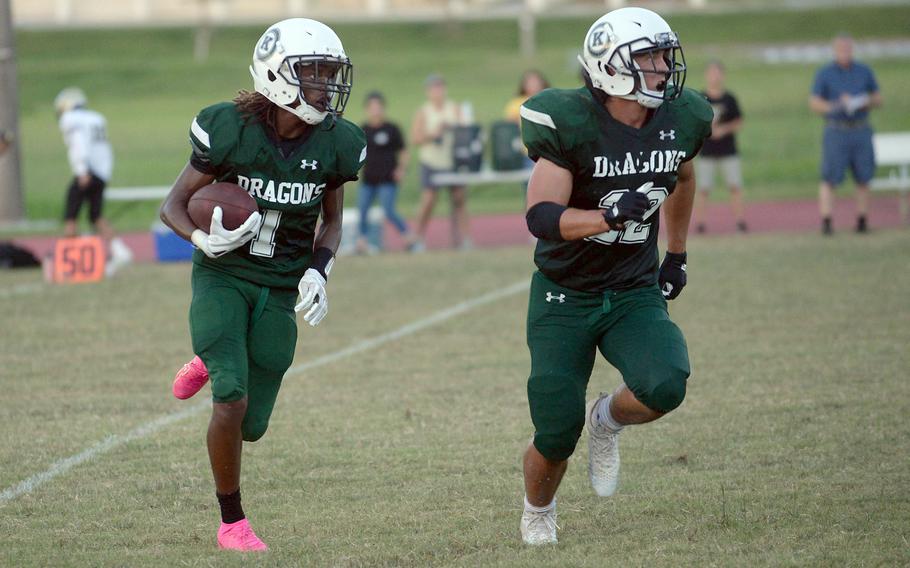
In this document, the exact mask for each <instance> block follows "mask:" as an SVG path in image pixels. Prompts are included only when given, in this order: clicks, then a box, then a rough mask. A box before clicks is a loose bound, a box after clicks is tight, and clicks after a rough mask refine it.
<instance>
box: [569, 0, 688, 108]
mask: <svg viewBox="0 0 910 568" xmlns="http://www.w3.org/2000/svg"><path fill="white" fill-rule="evenodd" d="M658 57H660V58H662V59H663V61H662V62H661V63H663V65H658V62H659V59H657V58H658ZM578 60H579V62H580V63H581V65H582V67H583V68H584V70H585V73H586V74H587V76H588V79H589V82H590V84H591V87H592V88H594V89H597V90H600V91H602V92H603V93H605V94H607V95H609V96H613V97H618V98H623V99H628V100H634V101H636V102H638V103H639V104H641V105H642V106H644V107H647V108H657V107H659V106H660V105H661V104H663V103H664V102H666V101H670V100H673V99H675V98H677V97H678V96H679V95H680V94H681V93H682V88H683V85H684V84H685V80H686V63H685V56H684V54H683V50H682V46H681V44H680V42H679V36H678V35H677V34H676V33H675V32H674V31H672V30H671V29H670V26H669V25H668V24H667V23H666V22H665V21H664V20H663V18H661V17H660V16H659V15H657V14H655V13H654V12H652V11H650V10H645V9H643V8H621V9H619V10H614V11H612V12H610V13H608V14H606V15H604V16H603V17H601V18H600V19H599V20H597V21H596V22H595V23H594V25H593V26H591V29H590V30H588V34H587V35H586V36H585V44H584V49H583V51H582V54H581V55H579V56H578ZM654 75H660V76H662V78H663V80H662V81H659V82H658V84H656V85H655V88H653V89H652V88H649V86H648V77H649V76H651V77H653V76H654Z"/></svg>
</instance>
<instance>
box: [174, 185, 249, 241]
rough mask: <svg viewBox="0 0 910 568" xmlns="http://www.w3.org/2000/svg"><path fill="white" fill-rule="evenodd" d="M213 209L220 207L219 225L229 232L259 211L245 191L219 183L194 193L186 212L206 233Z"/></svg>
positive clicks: (235, 186)
mask: <svg viewBox="0 0 910 568" xmlns="http://www.w3.org/2000/svg"><path fill="white" fill-rule="evenodd" d="M215 207H221V211H222V214H223V215H222V217H221V224H222V225H223V226H224V228H225V229H227V230H229V231H232V230H234V229H236V228H237V227H239V226H240V225H242V224H243V222H244V221H246V220H247V219H248V218H249V216H250V214H252V213H253V212H254V211H258V210H259V207H258V206H257V205H256V200H255V199H253V197H252V196H251V195H250V194H249V193H247V192H246V190H245V189H243V188H242V187H240V186H239V185H236V184H233V183H227V182H220V183H213V184H211V185H207V186H205V187H203V188H202V189H199V190H198V191H196V193H194V194H193V195H192V197H190V202H189V206H188V208H187V212H188V213H189V215H190V219H192V220H193V223H196V226H197V227H199V228H200V229H202V230H203V231H205V232H208V230H209V227H211V226H212V211H214V210H215Z"/></svg>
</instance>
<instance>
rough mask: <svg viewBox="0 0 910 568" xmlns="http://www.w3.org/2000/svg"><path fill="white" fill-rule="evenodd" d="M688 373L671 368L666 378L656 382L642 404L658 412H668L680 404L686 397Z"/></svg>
mask: <svg viewBox="0 0 910 568" xmlns="http://www.w3.org/2000/svg"><path fill="white" fill-rule="evenodd" d="M688 378H689V373H687V372H685V371H684V370H682V369H672V370H670V371H668V372H667V375H666V378H665V379H664V380H663V381H662V382H660V383H658V384H657V386H656V387H654V389H653V390H652V391H651V392H650V393H649V395H648V396H647V397H645V399H644V400H642V401H641V402H642V404H644V405H645V406H647V407H648V408H650V409H652V410H656V411H658V412H670V411H671V410H674V409H676V408H677V407H678V406H679V405H680V404H682V401H683V399H685V398H686V379H688Z"/></svg>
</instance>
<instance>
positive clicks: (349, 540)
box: [0, 231, 910, 566]
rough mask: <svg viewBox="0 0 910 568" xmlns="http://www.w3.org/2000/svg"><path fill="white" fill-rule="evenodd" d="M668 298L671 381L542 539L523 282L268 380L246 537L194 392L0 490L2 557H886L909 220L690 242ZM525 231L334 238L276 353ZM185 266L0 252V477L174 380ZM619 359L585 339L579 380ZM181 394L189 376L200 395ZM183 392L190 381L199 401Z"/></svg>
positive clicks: (901, 531) (471, 561)
mask: <svg viewBox="0 0 910 568" xmlns="http://www.w3.org/2000/svg"><path fill="white" fill-rule="evenodd" d="M689 251H690V263H689V286H688V287H687V288H686V290H685V292H684V294H683V296H682V297H681V298H680V299H679V300H678V301H676V302H674V303H673V304H672V306H671V312H672V316H673V318H674V319H675V320H676V321H677V322H678V323H679V324H680V326H681V327H682V328H683V330H684V331H685V333H686V336H687V339H688V342H689V347H690V352H691V358H692V366H693V376H692V379H691V381H690V388H689V395H688V398H687V400H686V402H685V403H684V405H683V406H682V407H681V408H680V409H679V410H678V411H676V412H674V413H673V414H672V415H670V416H668V417H667V418H665V419H663V420H661V421H659V422H657V423H655V424H652V425H648V426H642V427H635V428H630V429H628V430H627V431H626V433H625V434H623V438H622V444H623V445H622V447H623V454H622V456H623V471H622V481H621V484H620V491H619V493H618V494H617V496H616V497H614V498H612V499H609V500H600V499H598V498H596V497H595V496H594V494H593V492H592V490H591V489H590V487H588V485H587V480H586V475H585V465H584V460H585V459H586V450H585V446H584V440H582V443H581V445H580V447H579V451H578V453H577V454H576V458H575V459H574V460H573V462H572V464H571V465H570V469H569V472H568V474H567V477H566V480H565V483H564V486H563V488H562V491H561V493H560V497H559V499H560V501H559V511H560V524H561V526H562V531H561V535H560V544H559V546H558V548H555V549H546V550H529V549H526V548H524V547H522V545H521V544H520V539H519V536H518V519H519V514H520V503H521V495H522V489H521V472H520V466H519V458H520V454H521V452H522V450H523V448H524V445H525V444H526V443H527V440H528V439H529V437H530V435H531V425H530V420H529V418H528V411H527V407H526V402H525V380H526V376H527V372H528V354H527V350H526V347H525V345H524V312H525V306H526V302H527V297H526V292H525V291H524V290H522V291H520V292H518V293H514V294H511V295H507V296H505V297H503V298H501V299H498V300H496V301H492V302H489V303H487V304H485V305H483V306H480V307H477V308H476V309H473V310H468V311H465V312H464V313H461V314H460V315H457V316H455V317H451V318H449V319H446V320H445V321H441V322H440V323H439V324H438V325H435V326H430V327H426V328H425V329H422V330H421V331H419V332H417V333H415V334H412V335H406V336H403V337H400V338H398V339H394V340H391V341H388V342H387V343H385V344H383V345H381V346H380V347H378V348H376V349H373V350H369V351H363V352H359V353H354V354H352V355H350V356H347V357H344V358H342V359H341V360H338V361H336V362H333V363H328V364H324V365H322V366H319V367H317V368H313V369H311V370H310V371H307V372H305V373H292V374H291V375H290V376H288V377H287V378H286V381H285V386H284V388H283V390H282V394H281V397H280V399H279V401H278V406H277V410H276V413H275V415H274V418H273V422H272V425H271V429H270V431H269V433H268V434H267V435H266V437H265V438H264V439H263V440H262V441H261V442H259V443H257V444H253V445H247V448H246V452H245V455H246V459H245V463H244V477H243V479H244V481H243V491H244V496H245V504H246V509H247V512H248V514H249V515H250V517H251V519H252V520H253V522H254V525H255V526H256V527H257V530H258V531H259V533H260V535H261V536H262V537H263V538H265V539H266V540H267V541H268V543H269V544H270V546H271V547H272V550H271V552H270V553H269V554H268V555H266V556H264V557H262V558H257V559H255V560H252V559H241V558H238V557H235V556H232V555H230V554H225V553H219V552H218V551H217V550H215V547H214V542H213V539H214V530H215V529H216V527H217V519H218V513H217V507H216V506H215V502H214V498H213V495H212V492H213V490H212V484H211V476H210V473H209V471H208V464H207V458H206V454H205V450H204V447H205V446H204V429H205V424H206V419H207V416H206V415H207V412H206V411H205V410H204V409H203V408H201V407H200V411H199V412H197V413H196V414H194V415H193V416H192V417H190V418H187V419H185V420H182V421H178V422H176V423H174V424H172V425H170V426H167V427H164V428H162V429H160V430H158V431H156V432H154V433H152V434H150V435H147V436H142V437H139V438H138V439H135V440H133V441H131V442H129V443H127V444H124V445H121V446H118V447H115V448H114V449H113V450H111V451H110V452H107V453H103V454H101V455H98V456H97V457H96V458H95V459H93V460H90V461H88V462H87V463H84V464H82V465H78V466H76V467H74V468H73V469H72V470H71V471H69V472H66V473H64V474H63V475H61V476H59V477H56V478H54V479H51V480H49V481H48V482H47V483H46V484H44V485H42V486H40V487H37V488H36V489H35V490H34V491H33V492H32V493H30V494H27V495H23V496H21V497H18V498H16V499H14V500H12V501H9V502H6V503H3V504H0V542H3V546H2V547H0V565H2V566H214V565H219V566H230V565H237V566H240V565H264V566H295V565H314V566H326V565H336V566H375V565H398V566H436V565H456V566H529V565H538V564H540V565H548V566H604V565H608V566H612V565H623V566H627V565H630V566H645V565H647V566H711V565H716V566H781V565H793V566H795V565H799V566H806V565H814V566H895V565H906V564H908V563H910V546H908V538H910V470H908V468H907V455H908V453H910V420H908V416H910V386H908V382H907V368H908V364H910V358H908V352H907V345H908V344H910V304H908V302H907V300H906V297H907V294H906V283H907V282H908V281H910V234H908V233H907V232H906V231H904V232H878V233H873V234H871V235H869V236H868V238H855V237H853V236H852V235H848V234H843V235H837V236H836V237H834V238H832V239H825V240H823V239H821V237H817V236H815V235H808V236H754V237H749V238H742V239H695V240H694V241H693V242H692V243H690V247H689ZM529 256H530V251H529V250H528V249H524V248H517V249H499V250H488V251H475V252H471V253H464V254H457V253H440V254H434V255H425V256H417V257H412V256H405V255H389V256H386V257H382V258H351V259H345V260H344V262H341V263H339V265H338V266H337V268H336V271H335V272H334V273H333V278H332V282H331V284H330V287H329V291H330V294H331V299H332V307H331V312H330V313H329V317H328V318H327V320H326V321H325V322H324V323H323V325H321V326H320V327H319V328H318V329H316V330H312V329H310V328H308V327H307V328H305V329H304V328H303V327H302V328H301V333H300V340H299V345H298V347H299V349H298V355H297V360H296V361H295V363H296V364H298V365H299V364H305V363H307V362H310V361H314V360H317V358H319V357H320V356H323V355H326V354H332V353H336V352H338V350H340V349H343V348H345V347H348V346H351V345H358V344H359V342H361V341H363V340H364V339H368V338H373V337H377V336H381V335H382V334H386V333H388V332H389V331H390V330H395V329H399V328H401V327H402V326H404V325H407V324H409V323H411V322H415V321H421V320H423V319H424V318H426V317H428V316H430V315H431V314H434V313H437V312H439V311H440V310H444V309H446V308H449V307H451V306H453V305H455V304H458V303H460V302H463V301H471V300H477V298H482V297H483V296H484V294H487V293H489V292H491V291H495V290H498V289H503V288H507V287H509V286H512V285H513V284H515V283H516V282H521V281H527V279H528V276H529V273H530V267H531V262H530V259H529ZM188 271H189V267H188V266H186V265H180V266H160V265H159V266H152V265H141V266H134V267H131V268H129V269H128V270H126V271H124V272H123V273H122V275H121V276H118V278H116V279H115V280H111V281H108V282H105V283H102V284H99V285H95V286H81V287H60V288H40V287H39V288H37V289H32V288H28V287H27V286H30V285H31V283H32V282H33V281H34V280H36V279H37V275H36V274H34V273H28V272H26V273H17V274H0V309H2V310H3V312H4V317H5V319H4V321H5V322H6V324H5V326H4V327H6V329H7V330H9V329H10V326H12V329H13V330H14V332H13V333H10V332H8V331H7V332H6V333H4V334H3V338H4V339H3V341H0V365H2V369H3V373H2V374H0V392H3V401H4V404H3V405H0V440H2V442H3V443H2V444H0V463H2V464H3V467H2V468H0V491H2V490H3V489H5V488H7V487H10V486H13V485H15V484H17V483H18V482H19V481H21V480H22V479H25V478H27V477H29V476H31V475H33V474H36V473H38V472H41V471H44V470H46V469H47V468H48V467H50V466H51V465H52V464H53V463H54V462H56V461H57V460H60V459H62V458H64V457H67V456H71V455H73V454H76V453H78V452H80V451H81V450H83V449H85V448H88V447H90V446H91V445H92V444H95V443H96V442H99V441H102V440H105V439H107V437H108V436H110V435H112V434H118V435H122V434H124V433H126V432H128V431H130V430H132V429H134V428H137V427H139V426H141V425H143V424H146V423H148V422H149V421H152V420H155V419H156V418H158V417H161V416H163V415H167V414H168V413H172V412H175V411H178V410H180V409H185V408H188V407H192V405H193V404H197V405H198V404H200V402H193V401H190V402H188V403H180V402H178V401H175V400H174V399H172V398H171V396H170V393H169V388H170V379H171V377H172V376H173V372H174V370H175V369H176V368H177V367H178V366H179V365H180V364H181V363H182V362H183V361H184V360H186V359H187V358H188V357H189V356H190V347H189V340H188V337H187V325H186V311H187V305H188V301H189V283H188ZM619 380H620V378H619V377H618V375H617V374H616V373H615V371H613V370H611V369H609V368H608V367H607V366H606V365H604V364H602V362H600V363H598V366H597V368H596V369H595V373H594V376H593V378H592V381H591V385H590V389H589V391H590V393H592V394H593V393H596V392H597V391H600V390H607V389H612V388H614V387H615V386H616V385H617V384H618V382H619ZM206 393H207V391H203V393H202V394H201V395H200V397H201V398H204V397H205V395H206ZM201 404H202V405H204V404H205V403H204V402H202V403H201Z"/></svg>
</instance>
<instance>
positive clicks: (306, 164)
mask: <svg viewBox="0 0 910 568" xmlns="http://www.w3.org/2000/svg"><path fill="white" fill-rule="evenodd" d="M318 165H319V162H318V161H316V160H313V161H312V162H308V161H306V160H300V169H301V170H305V169H307V168H310V169H311V170H315V169H316V166H318Z"/></svg>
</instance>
